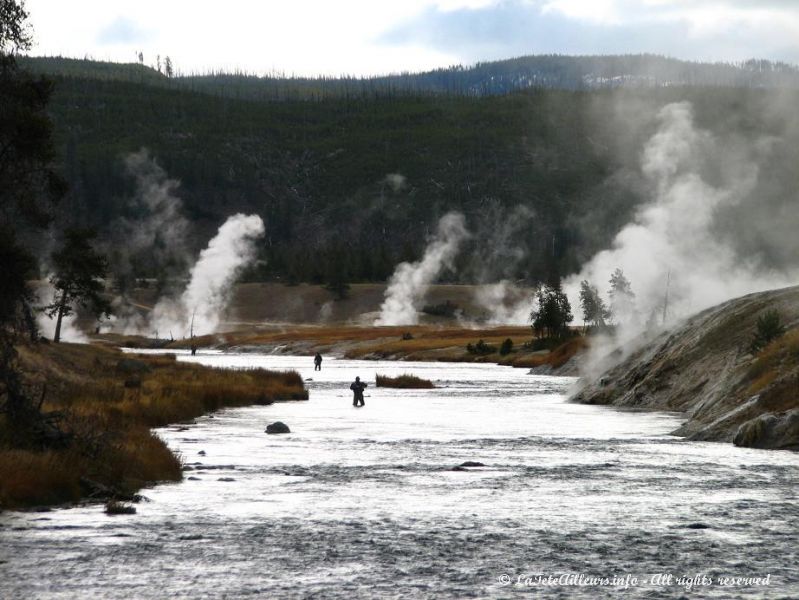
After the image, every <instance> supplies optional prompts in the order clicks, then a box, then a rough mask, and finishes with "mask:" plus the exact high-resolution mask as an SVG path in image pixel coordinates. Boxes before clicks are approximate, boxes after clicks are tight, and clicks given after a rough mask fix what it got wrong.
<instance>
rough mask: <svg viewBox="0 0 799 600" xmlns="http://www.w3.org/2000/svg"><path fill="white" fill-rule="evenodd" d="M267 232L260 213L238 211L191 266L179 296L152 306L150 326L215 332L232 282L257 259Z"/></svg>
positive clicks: (178, 334) (165, 330)
mask: <svg viewBox="0 0 799 600" xmlns="http://www.w3.org/2000/svg"><path fill="white" fill-rule="evenodd" d="M263 234H264V223H263V221H262V220H261V217H259V216H257V215H250V216H246V215H243V214H237V215H234V216H232V217H229V218H228V219H227V221H225V223H224V224H223V225H222V226H221V227H220V228H219V231H218V232H217V234H216V236H215V237H214V238H213V239H212V240H211V241H210V242H208V247H207V248H205V250H203V251H202V252H201V253H200V256H199V259H198V260H197V263H196V264H195V265H194V267H192V269H191V273H190V281H189V284H188V285H187V286H186V289H185V290H184V291H183V294H182V295H181V296H180V298H179V299H177V300H174V299H161V300H160V301H159V302H158V304H157V305H156V306H155V308H154V309H153V314H152V318H151V322H150V328H151V329H153V330H155V331H158V332H159V335H160V334H172V335H173V336H176V337H186V336H188V335H189V334H190V333H191V332H192V327H193V333H194V334H200V335H201V334H206V333H213V332H214V331H216V328H217V326H218V325H219V321H220V318H221V315H222V313H223V312H224V310H225V308H226V306H227V304H228V301H229V300H230V293H231V291H232V287H233V284H234V283H235V281H236V279H237V278H238V276H239V275H240V274H241V271H242V270H243V269H244V268H245V267H246V266H247V265H249V264H250V263H251V262H252V261H253V259H254V258H255V241H256V240H257V239H258V238H259V237H261V236H262V235H263Z"/></svg>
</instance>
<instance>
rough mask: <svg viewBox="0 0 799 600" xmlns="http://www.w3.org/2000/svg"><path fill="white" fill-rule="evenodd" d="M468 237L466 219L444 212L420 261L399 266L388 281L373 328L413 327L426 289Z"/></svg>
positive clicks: (449, 265) (417, 319)
mask: <svg viewBox="0 0 799 600" xmlns="http://www.w3.org/2000/svg"><path fill="white" fill-rule="evenodd" d="M468 237H469V232H468V231H467V230H466V220H465V219H464V217H463V215H462V214H460V213H454V212H453V213H447V214H446V215H444V216H443V217H441V220H439V222H438V230H437V231H436V234H435V236H434V237H433V239H432V240H430V243H428V245H427V248H425V251H424V256H423V257H422V259H421V260H419V261H417V262H414V263H400V264H399V265H397V268H396V269H395V270H394V274H393V275H392V276H391V280H390V281H389V285H388V289H386V296H385V300H384V301H383V304H382V305H381V307H380V316H379V317H378V318H377V320H375V325H415V324H416V323H418V322H419V305H420V303H421V302H422V301H423V300H424V295H425V293H426V292H427V289H428V288H429V287H430V285H431V284H432V283H433V282H434V281H435V279H436V278H437V277H438V275H439V274H440V273H441V271H442V270H443V269H444V268H449V269H451V268H452V267H453V261H454V260H455V257H456V256H457V254H458V250H459V249H460V245H461V242H463V240H465V239H466V238H468Z"/></svg>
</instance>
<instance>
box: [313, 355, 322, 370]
mask: <svg viewBox="0 0 799 600" xmlns="http://www.w3.org/2000/svg"><path fill="white" fill-rule="evenodd" d="M313 364H314V367H313V370H314V371H321V370H322V355H321V354H319V353H318V352H317V353H316V356H314V357H313Z"/></svg>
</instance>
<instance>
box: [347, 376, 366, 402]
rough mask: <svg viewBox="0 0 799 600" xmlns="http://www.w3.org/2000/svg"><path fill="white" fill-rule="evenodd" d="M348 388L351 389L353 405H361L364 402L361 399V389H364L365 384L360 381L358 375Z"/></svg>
mask: <svg viewBox="0 0 799 600" xmlns="http://www.w3.org/2000/svg"><path fill="white" fill-rule="evenodd" d="M350 389H351V390H352V393H353V397H352V405H353V406H363V405H364V404H366V403H365V402H364V401H363V391H364V390H365V389H366V384H365V383H364V382H363V381H361V378H360V377H356V378H355V381H354V382H352V383H351V384H350ZM359 402H360V404H359Z"/></svg>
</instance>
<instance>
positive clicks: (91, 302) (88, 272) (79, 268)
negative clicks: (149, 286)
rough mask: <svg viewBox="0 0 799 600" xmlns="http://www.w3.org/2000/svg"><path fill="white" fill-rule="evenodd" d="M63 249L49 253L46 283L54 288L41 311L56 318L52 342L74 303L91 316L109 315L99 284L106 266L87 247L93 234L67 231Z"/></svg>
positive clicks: (94, 252) (101, 285) (57, 337)
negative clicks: (50, 266)
mask: <svg viewBox="0 0 799 600" xmlns="http://www.w3.org/2000/svg"><path fill="white" fill-rule="evenodd" d="M64 238H65V240H64V246H63V248H62V249H61V250H59V251H58V252H54V253H53V264H54V266H55V274H54V275H53V276H52V277H51V278H50V283H51V284H52V285H53V287H54V288H55V291H56V292H55V297H54V299H53V302H52V304H50V305H49V306H47V308H46V309H45V310H46V312H47V316H49V317H50V318H53V317H55V318H56V326H55V336H53V341H54V342H59V341H60V340H61V323H62V321H63V318H64V317H67V316H69V315H71V314H72V313H73V311H74V306H75V304H79V305H80V306H82V307H84V308H87V309H89V310H90V311H91V312H92V314H94V315H95V316H97V317H99V316H101V315H106V316H110V314H111V305H110V304H109V302H108V300H106V299H105V298H103V296H102V293H103V290H104V288H103V283H102V281H101V278H103V277H105V275H106V270H107V268H108V263H107V261H106V259H105V257H104V256H102V255H100V254H98V253H97V252H96V251H95V250H94V248H92V246H91V241H92V240H93V239H94V238H95V233H94V232H93V231H91V230H87V229H70V230H67V232H66V233H65V235H64Z"/></svg>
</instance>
